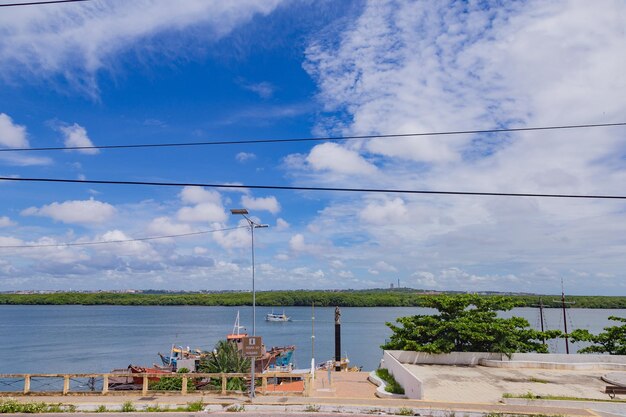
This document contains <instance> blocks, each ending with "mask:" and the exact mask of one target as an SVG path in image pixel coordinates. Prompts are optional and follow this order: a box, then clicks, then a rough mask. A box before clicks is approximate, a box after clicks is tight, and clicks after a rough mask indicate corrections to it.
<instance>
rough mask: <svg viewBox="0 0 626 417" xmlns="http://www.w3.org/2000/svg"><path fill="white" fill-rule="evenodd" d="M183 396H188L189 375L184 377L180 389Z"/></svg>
mask: <svg viewBox="0 0 626 417" xmlns="http://www.w3.org/2000/svg"><path fill="white" fill-rule="evenodd" d="M180 393H181V394H182V395H187V375H185V376H183V386H182V387H181V389H180Z"/></svg>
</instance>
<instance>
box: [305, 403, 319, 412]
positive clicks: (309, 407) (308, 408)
mask: <svg viewBox="0 0 626 417" xmlns="http://www.w3.org/2000/svg"><path fill="white" fill-rule="evenodd" d="M319 411H320V406H319V405H313V404H309V405H307V406H306V407H305V408H304V412H305V413H319Z"/></svg>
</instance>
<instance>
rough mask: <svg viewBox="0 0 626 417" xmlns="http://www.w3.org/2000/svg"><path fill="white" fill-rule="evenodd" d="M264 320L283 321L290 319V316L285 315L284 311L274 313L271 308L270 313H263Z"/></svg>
mask: <svg viewBox="0 0 626 417" xmlns="http://www.w3.org/2000/svg"><path fill="white" fill-rule="evenodd" d="M265 321H278V322H281V321H282V322H285V321H291V317H289V316H287V315H286V314H285V312H284V311H283V313H282V314H275V313H274V310H272V312H271V313H267V314H266V315H265Z"/></svg>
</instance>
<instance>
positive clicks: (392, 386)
mask: <svg viewBox="0 0 626 417" xmlns="http://www.w3.org/2000/svg"><path fill="white" fill-rule="evenodd" d="M376 375H377V376H378V377H379V378H380V379H382V380H383V381H385V384H386V386H385V391H387V392H390V393H392V394H404V388H402V385H400V384H398V381H396V379H395V378H394V377H393V375H391V374H390V373H389V371H388V370H387V369H385V368H378V369H377V370H376Z"/></svg>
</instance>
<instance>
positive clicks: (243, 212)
mask: <svg viewBox="0 0 626 417" xmlns="http://www.w3.org/2000/svg"><path fill="white" fill-rule="evenodd" d="M230 213H231V214H233V215H238V214H240V215H242V216H243V218H244V219H246V221H247V222H248V226H249V227H250V236H251V247H252V336H256V289H255V286H254V229H259V228H265V227H269V226H268V225H267V224H259V223H256V222H255V221H253V220H252V219H251V218H250V217H248V215H249V213H248V210H246V209H244V208H241V209H230ZM255 366H256V358H252V364H251V366H250V368H251V371H250V374H251V379H252V381H251V382H250V398H254V371H255V370H254V368H255Z"/></svg>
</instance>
